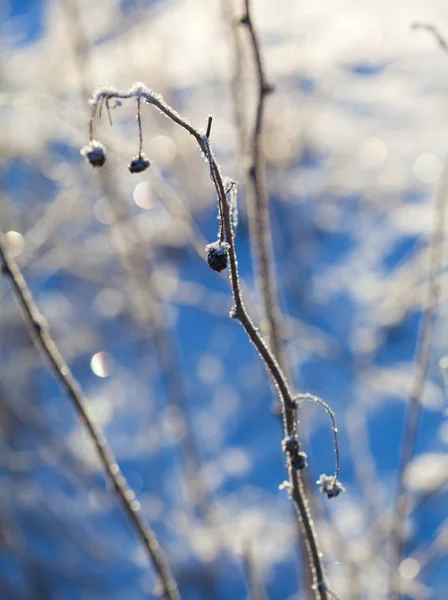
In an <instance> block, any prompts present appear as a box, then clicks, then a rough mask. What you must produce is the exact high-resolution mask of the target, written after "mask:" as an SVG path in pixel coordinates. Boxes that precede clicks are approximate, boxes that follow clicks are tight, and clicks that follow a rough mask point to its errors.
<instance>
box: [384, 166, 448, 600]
mask: <svg viewBox="0 0 448 600" xmlns="http://www.w3.org/2000/svg"><path fill="white" fill-rule="evenodd" d="M447 192H448V166H446V167H445V169H444V172H443V174H442V178H441V181H440V185H439V189H438V192H437V198H436V205H435V207H434V215H433V230H432V235H431V240H430V242H429V247H430V258H429V276H428V291H427V299H426V303H425V307H424V309H423V314H422V318H421V321H420V326H419V334H418V340H417V348H416V353H415V379H414V384H413V387H412V390H411V395H410V398H409V404H408V408H407V413H406V417H405V423H404V428H403V443H402V446H401V455H400V463H399V468H398V485H397V495H396V506H395V514H394V516H393V525H392V532H391V541H392V560H391V563H390V564H391V572H390V597H391V598H399V597H400V578H399V574H398V567H399V563H400V560H401V556H402V552H403V543H404V542H403V525H404V519H405V517H406V515H407V514H408V512H409V502H410V500H409V494H407V493H406V490H405V489H404V475H405V472H406V468H407V467H408V465H409V463H410V461H411V459H412V456H413V454H414V450H415V443H416V439H417V430H418V422H419V418H420V413H421V408H422V404H421V400H422V396H423V391H424V387H425V380H426V375H427V372H428V367H429V359H430V354H431V345H432V339H433V333H434V326H435V321H436V317H437V308H438V304H439V301H440V291H441V286H440V273H441V270H442V266H443V243H444V237H445V218H446V206H445V203H446V194H447Z"/></svg>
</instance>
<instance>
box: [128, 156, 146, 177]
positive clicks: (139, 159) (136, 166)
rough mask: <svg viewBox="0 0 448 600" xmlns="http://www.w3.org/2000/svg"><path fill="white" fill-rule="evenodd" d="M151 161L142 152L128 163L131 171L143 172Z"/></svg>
mask: <svg viewBox="0 0 448 600" xmlns="http://www.w3.org/2000/svg"><path fill="white" fill-rule="evenodd" d="M150 164H151V163H150V162H149V160H148V159H147V158H146V156H145V155H144V154H143V153H142V154H139V155H138V156H135V157H134V158H133V159H132V160H131V162H130V163H129V165H128V169H129V170H130V172H131V173H142V171H146V169H147V168H148V167H149V165H150Z"/></svg>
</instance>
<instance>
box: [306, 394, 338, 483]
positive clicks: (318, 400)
mask: <svg viewBox="0 0 448 600" xmlns="http://www.w3.org/2000/svg"><path fill="white" fill-rule="evenodd" d="M295 400H296V401H297V402H304V401H306V402H314V403H315V404H319V406H322V408H323V409H324V410H325V412H326V413H327V414H328V415H329V417H330V419H331V423H332V425H333V439H334V451H335V454H336V465H335V471H334V477H335V479H336V480H337V479H338V477H339V441H338V427H337V425H336V418H335V414H334V412H333V411H332V410H331V408H330V407H329V406H328V404H327V403H326V402H325V401H324V400H322V398H319V396H314V395H313V394H297V396H296V397H295Z"/></svg>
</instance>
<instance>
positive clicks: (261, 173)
mask: <svg viewBox="0 0 448 600" xmlns="http://www.w3.org/2000/svg"><path fill="white" fill-rule="evenodd" d="M241 24H242V25H244V26H245V27H246V28H247V31H248V33H249V39H250V45H251V49H252V54H253V57H254V63H255V72H256V77H257V88H258V91H257V105H256V112H255V121H254V124H253V128H252V131H251V132H250V134H249V136H250V139H249V146H250V147H249V153H250V159H249V161H248V167H247V182H248V187H249V194H248V204H247V208H248V213H249V232H250V240H251V248H252V253H253V258H254V262H255V267H256V272H257V274H256V281H257V287H258V289H259V292H260V296H261V302H262V319H261V323H262V330H263V333H264V336H265V338H266V341H267V342H268V345H269V347H270V348H272V351H273V353H274V355H275V356H276V357H277V360H278V361H279V363H280V365H281V367H282V369H283V371H284V372H285V373H286V372H287V370H286V360H285V357H284V353H283V351H282V339H283V335H282V327H281V319H280V315H279V310H278V298H277V295H278V294H277V281H276V276H275V269H274V256H273V248H272V234H271V228H270V218H269V201H268V193H267V189H266V168H265V162H264V158H263V152H262V146H261V142H262V139H261V136H262V132H263V126H264V114H265V101H266V97H267V96H268V95H269V94H270V93H271V92H272V91H273V86H272V85H270V84H269V83H268V81H267V78H266V73H265V68H264V63H263V59H262V54H261V46H260V41H259V39H258V33H257V30H256V28H255V25H254V23H253V19H252V12H251V3H250V0H244V16H243V17H242V18H241Z"/></svg>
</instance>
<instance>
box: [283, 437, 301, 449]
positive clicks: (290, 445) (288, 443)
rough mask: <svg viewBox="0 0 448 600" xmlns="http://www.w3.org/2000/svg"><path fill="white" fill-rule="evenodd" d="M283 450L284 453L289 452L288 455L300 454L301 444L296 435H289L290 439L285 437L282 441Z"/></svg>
mask: <svg viewBox="0 0 448 600" xmlns="http://www.w3.org/2000/svg"><path fill="white" fill-rule="evenodd" d="M282 449H283V452H288V454H291V453H293V452H298V451H299V442H298V441H297V437H296V436H295V435H289V436H288V437H285V438H284V440H283V441H282Z"/></svg>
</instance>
